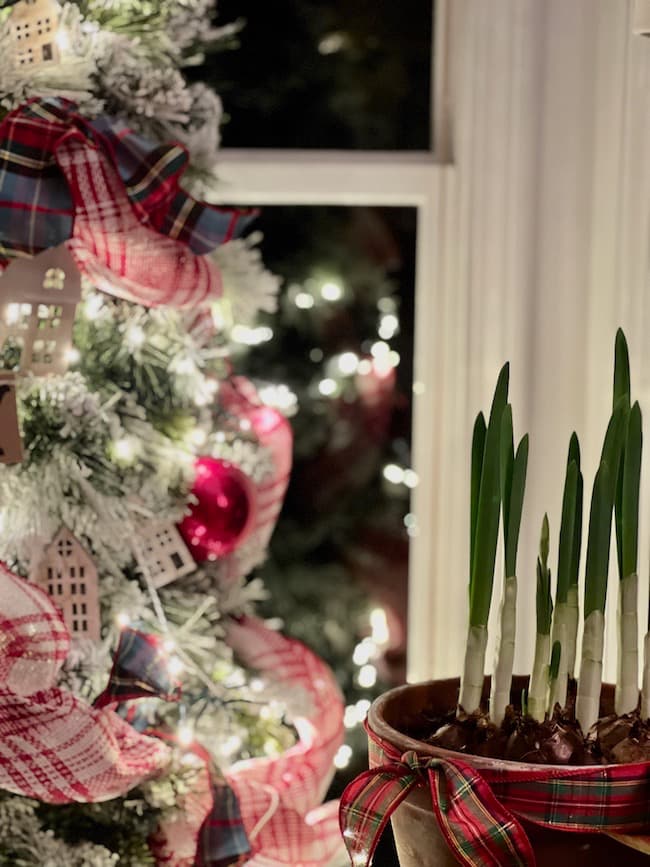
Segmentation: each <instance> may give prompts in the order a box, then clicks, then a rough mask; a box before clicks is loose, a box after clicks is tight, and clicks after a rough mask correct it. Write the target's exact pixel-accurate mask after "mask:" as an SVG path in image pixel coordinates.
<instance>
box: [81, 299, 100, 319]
mask: <svg viewBox="0 0 650 867" xmlns="http://www.w3.org/2000/svg"><path fill="white" fill-rule="evenodd" d="M103 304H104V299H103V298H102V296H101V295H97V294H94V295H89V296H88V298H87V299H86V303H85V305H84V315H85V317H86V319H97V317H98V316H99V312H100V310H101V309H102V306H103Z"/></svg>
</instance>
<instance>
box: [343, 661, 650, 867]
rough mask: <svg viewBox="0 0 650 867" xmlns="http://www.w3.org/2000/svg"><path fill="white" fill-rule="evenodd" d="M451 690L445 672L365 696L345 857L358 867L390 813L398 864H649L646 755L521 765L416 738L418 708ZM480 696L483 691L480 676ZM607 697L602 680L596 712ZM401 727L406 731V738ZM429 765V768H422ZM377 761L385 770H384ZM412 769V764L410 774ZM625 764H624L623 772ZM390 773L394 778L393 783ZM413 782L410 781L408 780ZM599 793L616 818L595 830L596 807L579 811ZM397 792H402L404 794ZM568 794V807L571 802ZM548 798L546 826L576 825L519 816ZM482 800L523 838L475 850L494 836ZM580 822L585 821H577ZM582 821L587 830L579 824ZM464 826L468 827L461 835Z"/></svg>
mask: <svg viewBox="0 0 650 867" xmlns="http://www.w3.org/2000/svg"><path fill="white" fill-rule="evenodd" d="M526 683H527V678H522V677H519V678H517V677H515V678H514V679H513V698H514V697H515V696H520V695H521V690H522V687H524V686H525V685H526ZM458 692H459V679H458V678H454V679H450V680H440V681H433V682H430V683H424V684H416V685H407V686H402V687H398V688H397V689H393V690H390V691H389V692H387V693H385V694H384V695H382V696H380V697H379V698H378V699H376V701H375V702H374V703H373V705H372V707H371V708H370V711H369V714H368V721H367V728H368V735H369V743H370V766H371V769H373V768H374V770H371V771H369V772H366V773H365V774H362V775H361V776H360V777H359V778H357V780H355V781H354V782H353V783H351V784H350V786H349V787H348V789H347V790H346V792H345V793H344V795H343V799H342V808H341V827H342V831H343V835H344V838H346V844H347V845H348V851H349V853H350V856H351V859H352V863H353V864H354V865H359V867H364V865H365V864H367V863H368V862H369V858H370V857H371V856H372V851H373V848H374V846H373V843H376V838H377V837H378V835H379V833H380V831H381V828H383V826H384V824H385V821H386V820H387V817H388V814H392V815H391V821H392V825H393V831H394V835H395V841H396V844H397V850H398V854H399V860H400V865H401V867H457V865H458V863H461V864H465V865H475V867H485V865H491V867H497V865H498V867H510V865H513V867H514V865H520V867H533V865H535V864H536V865H537V867H563V865H569V867H582V865H584V867H587V865H588V867H611V865H612V864H619V865H625V867H637V865H644V867H648V865H650V837H643V836H640V835H642V834H650V762H645V763H637V764H636V765H634V766H632V765H599V766H594V765H590V766H582V767H581V768H576V767H567V766H562V765H532V764H521V763H518V762H511V761H505V760H499V759H491V758H483V757H479V756H470V755H465V754H462V755H461V754H459V753H456V752H451V751H449V750H445V749H441V748H439V747H434V746H431V745H429V744H427V743H424V742H423V741H420V740H417V739H416V737H417V730H418V726H419V727H420V729H421V727H422V722H423V720H422V714H423V713H424V715H425V718H426V717H435V716H441V715H444V714H445V713H448V712H449V710H450V709H451V708H453V707H455V705H456V702H457V699H458ZM485 694H486V695H488V694H489V679H488V678H486V686H485ZM612 703H613V687H610V686H606V687H604V688H603V708H602V710H603V712H607V711H608V710H609V709H610V708H611V705H612ZM405 731H409V732H411V736H409V735H407V734H405V733H404V732H405ZM414 732H415V735H414V734H413V733H414ZM432 766H433V767H434V770H429V768H430V767H432ZM461 766H462V768H463V773H464V774H465V778H462V777H460V780H461V785H460V787H459V788H457V789H456V790H454V791H455V792H456V795H458V797H447V796H450V795H453V791H452V788H453V785H454V777H455V769H456V768H457V767H461ZM379 768H384V769H390V774H387V773H384V772H382V771H380V770H379ZM412 768H415V770H414V771H413V772H412V773H410V771H411V769H412ZM450 769H451V771H450ZM613 769H616V770H613ZM626 769H629V774H628V772H627V770H626ZM476 772H478V774H477V773H476ZM625 774H627V775H628V776H629V780H628V781H627V782H625V781H621V780H619V776H622V775H625ZM436 775H442V776H443V780H442V786H443V791H444V792H446V794H445V795H443V798H442V800H443V801H444V799H445V798H447V805H446V806H445V804H444V803H443V808H442V810H440V809H439V808H438V806H436V807H435V810H434V803H435V801H436V797H435V796H434V797H433V799H432V792H433V791H434V790H437V789H436V785H437V784H434V783H432V782H431V781H432V780H433V779H434V778H435V779H440V777H439V776H437V777H436ZM574 775H575V776H574ZM389 777H390V780H389V779H388V778H389ZM470 777H473V778H474V779H473V780H472V782H471V783H470V784H469V785H470V787H473V785H474V783H475V782H476V780H477V778H478V790H477V791H476V792H474V794H473V795H472V796H471V797H466V794H467V788H468V787H467V786H466V785H464V783H463V779H468V780H469V778H470ZM398 779H399V782H396V780H398ZM409 779H410V780H411V784H410V785H409V784H408V780H409ZM414 780H416V781H417V782H415V783H414V782H413V781H414ZM539 780H541V782H538V781H539ZM558 780H561V781H562V782H560V783H559V786H560V790H561V794H560V795H559V800H558V794H557V792H558V790H557V789H552V788H551V787H552V786H554V785H555V786H557V785H558ZM486 781H487V783H488V785H487V787H486V785H485V783H486ZM531 781H532V786H531ZM378 786H383V788H378ZM391 787H392V788H391ZM389 789H390V795H389V794H388V792H389ZM603 791H607V792H610V793H612V792H615V793H616V795H615V796H614V798H613V800H610V801H609V803H610V804H611V805H612V806H611V808H610V807H608V810H609V811H610V813H611V815H613V814H614V813H616V814H617V820H616V821H617V822H618V826H617V827H612V823H610V825H609V829H608V832H606V833H603V832H602V831H598V830H597V829H599V828H604V825H603V824H601V821H602V819H601V816H602V810H601V811H600V812H599V809H598V808H596V809H595V810H592V811H591V813H589V810H588V809H587V811H586V813H584V805H585V804H586V803H591V804H593V803H594V800H593V797H592V795H594V796H595V797H596V801H597V803H599V804H600V803H601V802H602V792H603ZM404 792H407V794H406V797H404ZM486 793H487V796H488V797H487V798H486V797H485V795H486ZM619 793H624V794H623V798H624V799H625V803H623V802H622V801H621V800H617V799H619ZM531 797H532V799H533V801H534V800H535V799H537V803H536V804H533V807H532V808H531V804H530V801H529V799H530V798H531ZM574 798H575V803H576V810H575V812H574V811H573V809H572V799H574ZM353 799H354V800H353ZM599 799H600V800H599ZM459 801H462V802H463V803H462V805H461V806H462V809H464V810H465V813H464V815H461V816H460V819H461V821H460V822H459V823H458V822H457V823H456V824H455V825H454V829H455V830H454V829H452V834H451V835H450V833H449V827H448V825H447V823H446V819H445V816H447V815H449V813H448V812H445V811H446V810H447V808H448V807H449V806H450V805H451V812H452V813H453V812H454V809H455V807H454V804H458V802H459ZM468 803H469V806H468ZM396 804H398V806H396ZM550 804H554V805H556V806H557V810H556V811H555V812H554V813H553V817H552V822H553V824H555V822H556V820H557V819H559V820H560V822H562V821H565V822H567V823H568V824H569V825H571V824H572V823H574V824H577V825H578V827H570V828H566V829H563V830H557V828H555V827H549V826H548V824H546V825H544V824H535V823H533V822H532V821H528V819H527V818H525V817H524V816H525V815H537V817H538V818H539V816H540V815H543V814H545V818H546V819H549V818H551V816H550V813H548V812H546V813H545V811H547V810H548V805H550ZM389 805H390V806H389ZM580 805H582V806H580ZM395 806H396V808H395ZM484 806H486V810H485V813H486V814H488V815H490V810H492V815H499V817H500V819H501V822H502V823H503V825H502V826H501V827H505V828H506V829H507V834H510V831H511V830H512V827H513V826H512V824H511V823H510V822H509V820H508V817H510V818H514V825H515V826H516V831H515V838H517V835H519V838H518V839H519V841H520V842H522V841H523V845H521V846H519V848H518V849H517V848H516V847H515V851H511V850H509V849H507V847H504V848H503V849H502V850H501V852H502V854H501V855H500V854H499V852H497V854H496V856H495V854H494V853H495V849H494V848H493V849H492V852H491V853H490V852H489V851H485V852H481V839H490V838H491V839H492V840H494V839H495V836H496V837H498V836H499V835H498V833H497V834H496V835H495V834H494V833H492V834H490V833H486V832H485V827H487V825H484V819H485V816H484V814H483V813H484V811H483V807H484ZM504 807H505V813H504V811H503V808H504ZM529 808H530V809H529ZM531 809H532V812H531ZM535 810H537V813H535ZM581 810H582V811H583V813H581ZM472 811H473V812H472ZM499 811H501V812H499ZM504 815H505V819H504ZM585 815H587V819H586V820H585ZM468 816H470V819H469V822H467V818H468ZM474 816H476V817H477V822H476V823H474V822H473V817H474ZM456 818H458V817H456ZM583 821H585V824H582V825H581V822H583ZM464 823H465V824H464ZM494 827H495V826H494V825H493V826H492V828H493V829H494ZM585 827H587V828H588V829H589V830H588V831H587V830H585ZM466 828H469V829H470V830H469V832H467V833H466V831H465V829H466ZM477 828H478V829H479V830H477ZM481 828H483V830H480V829H481ZM459 829H460V833H459ZM591 829H594V830H591ZM609 832H616V834H619V836H616V834H615V836H610V834H609ZM454 833H455V836H454ZM621 833H625V834H626V835H628V834H632V833H633V834H634V837H632V838H630V837H626V839H627V840H628V841H630V843H631V845H630V844H626V843H624V842H622V839H623V838H622V837H621V836H620V834H621ZM472 834H474V835H475V839H474V843H473V845H472V846H470V847H469V848H468V849H467V850H466V851H465V852H464V853H463V851H461V850H462V849H464V848H465V845H466V842H467V840H468V839H470V838H471V837H472ZM482 835H483V836H482ZM459 840H460V843H459V842H458V841H459ZM353 841H355V842H354V843H353ZM503 853H505V854H503ZM522 853H523V854H522Z"/></svg>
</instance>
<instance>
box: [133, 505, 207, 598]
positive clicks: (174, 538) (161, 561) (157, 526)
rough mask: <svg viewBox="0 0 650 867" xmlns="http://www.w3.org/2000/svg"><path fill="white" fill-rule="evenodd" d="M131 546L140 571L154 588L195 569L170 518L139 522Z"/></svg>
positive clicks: (192, 560) (194, 564)
mask: <svg viewBox="0 0 650 867" xmlns="http://www.w3.org/2000/svg"><path fill="white" fill-rule="evenodd" d="M133 548H134V553H135V557H136V560H137V561H138V566H139V567H140V570H141V572H142V574H143V575H144V576H145V579H146V580H147V581H150V582H151V584H152V585H153V586H154V587H156V588H158V587H164V586H165V584H170V583H171V582H172V581H176V580H177V579H178V578H182V577H183V576H185V575H189V574H190V573H191V572H194V571H195V569H196V563H195V562H194V559H193V558H192V555H191V554H190V552H189V550H188V548H187V546H186V544H185V542H183V539H182V537H181V534H180V533H179V532H178V530H177V529H176V526H175V525H174V524H173V523H172V522H171V521H168V522H163V521H148V522H146V523H142V524H140V525H139V527H138V533H137V534H136V536H135V538H134V540H133Z"/></svg>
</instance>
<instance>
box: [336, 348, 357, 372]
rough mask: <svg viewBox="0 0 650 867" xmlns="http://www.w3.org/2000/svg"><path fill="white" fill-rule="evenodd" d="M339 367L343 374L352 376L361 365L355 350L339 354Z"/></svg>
mask: <svg viewBox="0 0 650 867" xmlns="http://www.w3.org/2000/svg"><path fill="white" fill-rule="evenodd" d="M338 367H339V370H340V371H341V373H342V374H344V375H345V376H351V375H352V374H353V373H356V372H357V369H358V367H359V356H358V355H356V354H355V353H354V352H343V353H342V354H341V355H339V359H338Z"/></svg>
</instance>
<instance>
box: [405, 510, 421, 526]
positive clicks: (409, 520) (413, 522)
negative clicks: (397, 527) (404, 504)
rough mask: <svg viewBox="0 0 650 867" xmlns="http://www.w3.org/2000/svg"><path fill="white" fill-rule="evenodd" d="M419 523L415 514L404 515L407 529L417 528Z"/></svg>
mask: <svg viewBox="0 0 650 867" xmlns="http://www.w3.org/2000/svg"><path fill="white" fill-rule="evenodd" d="M417 523H418V519H417V518H416V517H415V515H414V514H413V512H408V514H406V515H404V526H405V527H416V526H417Z"/></svg>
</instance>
